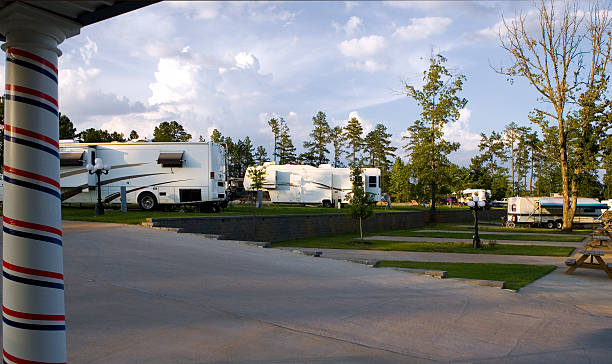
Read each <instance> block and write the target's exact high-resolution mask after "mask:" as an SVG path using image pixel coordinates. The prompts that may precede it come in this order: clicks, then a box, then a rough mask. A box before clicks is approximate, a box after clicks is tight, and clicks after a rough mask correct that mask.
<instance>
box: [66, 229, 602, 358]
mask: <svg viewBox="0 0 612 364" xmlns="http://www.w3.org/2000/svg"><path fill="white" fill-rule="evenodd" d="M64 231H65V234H64V247H65V253H64V255H65V274H66V307H67V319H68V321H67V325H68V332H67V335H68V350H69V355H68V359H69V362H71V363H418V362H449V361H453V362H491V363H493V362H494V363H510V362H512V363H534V362H555V363H564V362H567V363H587V362H592V363H606V362H608V363H610V362H611V361H612V346H611V345H610V337H612V318H611V317H608V316H604V315H598V314H592V313H588V312H585V311H584V310H582V309H580V308H578V307H576V306H574V305H568V304H565V303H562V302H555V301H549V300H542V299H539V298H534V297H529V296H524V295H520V294H516V293H512V292H507V291H503V290H499V289H495V288H490V287H478V286H472V285H468V284H462V283H457V282H448V281H445V280H435V279H431V278H428V277H423V276H418V275H413V274H406V273H402V272H396V271H393V270H377V269H371V268H367V267H365V266H363V265H359V264H353V263H348V262H341V261H336V260H331V259H319V258H312V257H309V256H304V255H298V254H293V253H290V252H287V251H282V250H279V249H260V248H255V247H251V246H246V245H241V244H238V243H233V242H222V241H212V240H206V239H202V238H200V237H198V236H193V235H188V234H185V235H182V234H175V233H171V232H164V231H156V230H153V229H146V228H142V227H137V226H122V225H110V224H104V225H103V224H94V223H65V225H64Z"/></svg>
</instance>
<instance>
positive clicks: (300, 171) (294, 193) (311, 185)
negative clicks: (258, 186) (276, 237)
mask: <svg viewBox="0 0 612 364" xmlns="http://www.w3.org/2000/svg"><path fill="white" fill-rule="evenodd" d="M264 166H265V168H266V174H265V178H264V183H263V188H262V190H264V191H268V193H269V194H270V200H271V201H272V202H275V203H300V204H322V205H323V206H325V207H332V206H334V205H336V204H337V203H340V204H344V203H348V202H349V193H350V192H351V191H352V189H353V184H352V182H351V169H350V168H334V167H332V166H331V165H329V164H322V165H320V166H319V167H313V166H309V165H295V164H274V163H273V162H267V163H264ZM251 168H253V167H249V170H250V169H251ZM249 170H247V172H246V174H245V176H244V188H245V189H246V190H247V191H254V188H253V187H252V183H253V181H252V180H251V178H250V177H249ZM362 170H363V175H362V176H361V178H363V181H364V187H365V192H366V193H370V194H372V196H373V198H374V200H375V201H379V200H380V196H381V191H380V169H378V168H363V169H362Z"/></svg>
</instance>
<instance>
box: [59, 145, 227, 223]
mask: <svg viewBox="0 0 612 364" xmlns="http://www.w3.org/2000/svg"><path fill="white" fill-rule="evenodd" d="M96 158H101V159H102V162H103V164H107V165H110V167H111V169H110V171H109V173H108V174H102V176H101V181H100V184H101V191H102V200H103V202H104V203H120V200H119V197H120V188H121V186H125V187H126V190H127V191H126V192H127V203H129V204H138V205H139V206H140V208H141V209H143V210H151V209H154V208H155V207H156V206H158V205H173V204H196V205H200V206H202V207H206V208H209V209H210V210H212V211H218V210H219V208H220V207H223V206H224V205H226V204H227V200H226V198H225V197H226V196H225V157H224V151H223V148H222V147H221V146H220V145H218V144H215V143H208V142H207V143H150V142H133V143H94V144H90V143H60V166H61V171H60V178H61V180H60V185H61V199H62V202H63V203H94V202H96V200H97V191H96V188H97V186H96V185H97V181H96V176H95V175H92V174H89V173H88V170H87V168H86V165H87V164H88V163H90V164H94V160H95V159H96Z"/></svg>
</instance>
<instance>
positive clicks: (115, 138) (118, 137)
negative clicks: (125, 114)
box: [109, 131, 125, 143]
mask: <svg viewBox="0 0 612 364" xmlns="http://www.w3.org/2000/svg"><path fill="white" fill-rule="evenodd" d="M109 139H110V141H111V142H120V143H124V142H125V136H123V133H119V132H116V131H114V132H112V133H111V134H110V136H109Z"/></svg>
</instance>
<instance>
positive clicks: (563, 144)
mask: <svg viewBox="0 0 612 364" xmlns="http://www.w3.org/2000/svg"><path fill="white" fill-rule="evenodd" d="M558 118H559V119H558V121H559V126H560V127H559V146H560V148H559V152H560V156H561V181H562V188H563V226H562V227H561V229H562V230H563V231H572V224H573V221H574V213H575V212H576V204H575V203H574V206H573V207H570V176H569V165H568V161H567V141H566V139H565V132H564V131H563V116H562V115H559V116H558Z"/></svg>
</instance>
